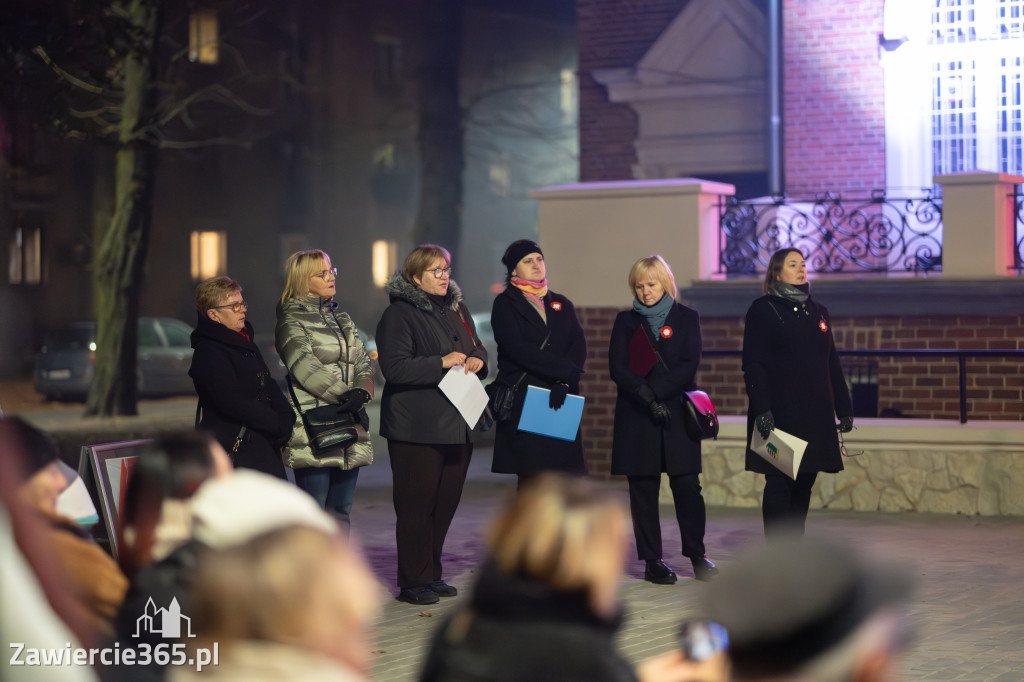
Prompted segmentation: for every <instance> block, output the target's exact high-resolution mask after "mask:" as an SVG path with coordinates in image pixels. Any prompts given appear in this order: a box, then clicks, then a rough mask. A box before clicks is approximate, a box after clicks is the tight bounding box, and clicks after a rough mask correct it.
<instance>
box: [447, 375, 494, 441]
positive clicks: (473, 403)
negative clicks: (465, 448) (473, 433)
mask: <svg viewBox="0 0 1024 682" xmlns="http://www.w3.org/2000/svg"><path fill="white" fill-rule="evenodd" d="M438 388H440V389H441V392H442V393H444V394H445V397H447V398H448V400H450V401H451V402H452V405H454V406H455V409H457V410H458V411H459V414H461V415H462V418H463V419H465V420H466V423H467V424H469V428H471V429H472V428H474V427H475V426H476V424H477V422H479V421H480V415H481V414H483V413H484V408H485V407H487V391H485V390H484V385H483V384H482V383H480V377H478V376H477V375H476V372H470V373H468V374H467V373H466V367H465V365H455V366H454V367H452V368H451V369H449V370H448V373H447V374H445V375H444V378H443V379H441V383H440V384H438Z"/></svg>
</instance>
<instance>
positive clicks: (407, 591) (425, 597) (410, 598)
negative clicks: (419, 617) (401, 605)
mask: <svg viewBox="0 0 1024 682" xmlns="http://www.w3.org/2000/svg"><path fill="white" fill-rule="evenodd" d="M398 601H404V602H408V603H409V604H421V605H422V604H436V603H437V602H439V601H441V598H440V597H438V596H437V592H434V590H432V589H431V588H430V585H420V586H419V587H406V588H403V589H402V591H401V592H399V593H398Z"/></svg>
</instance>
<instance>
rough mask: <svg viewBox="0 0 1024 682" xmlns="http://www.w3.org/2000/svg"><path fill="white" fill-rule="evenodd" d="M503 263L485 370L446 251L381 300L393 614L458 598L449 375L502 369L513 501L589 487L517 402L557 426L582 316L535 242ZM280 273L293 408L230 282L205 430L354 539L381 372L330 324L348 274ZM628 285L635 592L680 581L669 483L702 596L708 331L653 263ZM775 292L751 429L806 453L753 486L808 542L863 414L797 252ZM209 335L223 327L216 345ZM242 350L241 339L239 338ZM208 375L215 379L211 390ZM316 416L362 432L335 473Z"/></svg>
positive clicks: (750, 461) (764, 328)
mask: <svg viewBox="0 0 1024 682" xmlns="http://www.w3.org/2000/svg"><path fill="white" fill-rule="evenodd" d="M501 260H502V263H503V264H504V266H505V269H506V287H505V289H504V291H502V293H500V294H498V295H497V297H496V298H495V300H494V304H493V308H492V312H491V324H492V328H493V330H494V337H495V341H496V342H497V347H498V357H497V358H489V357H487V352H486V351H485V350H484V347H483V345H482V344H481V342H480V339H479V337H478V336H477V333H476V329H475V326H474V324H473V319H472V317H471V315H470V314H469V311H468V309H467V308H466V305H465V303H464V302H463V296H462V291H461V289H460V288H459V287H458V285H457V284H456V283H455V281H454V280H453V279H452V262H451V256H450V254H449V252H448V251H447V250H445V249H444V248H442V247H440V246H436V245H430V244H427V245H421V246H418V247H416V248H415V249H414V250H413V251H412V253H410V254H409V255H408V257H407V258H406V259H405V261H404V263H403V264H402V268H401V270H400V271H399V272H397V273H396V274H395V275H394V276H393V277H392V278H391V279H390V280H389V281H388V283H387V285H386V289H385V290H386V292H387V294H388V296H389V298H390V305H389V306H388V308H387V309H386V310H385V311H384V314H383V316H382V317H381V320H380V323H379V325H378V326H377V334H376V336H377V343H378V352H379V362H380V369H381V372H382V374H383V375H384V378H385V380H386V383H385V384H384V390H383V395H382V398H381V412H380V415H381V416H380V422H381V423H380V435H381V436H383V437H384V438H385V439H387V443H388V455H389V458H390V461H391V469H392V472H393V482H394V485H393V501H394V506H395V513H396V538H397V582H398V586H399V588H400V592H399V596H398V599H399V600H402V601H406V602H409V603H413V604H429V603H434V602H437V601H438V599H439V598H440V597H443V596H453V595H455V594H457V589H456V588H455V587H453V586H451V585H449V584H448V583H447V582H445V579H444V576H443V570H442V569H443V567H442V562H441V551H442V548H443V546H444V540H445V536H446V534H447V532H448V528H449V526H450V524H451V522H452V519H453V517H454V514H455V511H456V508H457V507H458V503H459V500H460V497H461V494H462V488H463V484H464V482H465V478H466V472H467V470H468V466H469V461H470V457H471V454H472V450H473V444H472V439H471V432H472V430H473V428H474V427H473V426H471V425H469V424H467V423H466V421H465V420H464V419H463V417H462V416H461V414H460V413H459V412H458V410H457V409H456V408H455V406H454V405H453V404H452V403H451V402H449V401H448V399H447V398H446V397H445V396H444V394H443V393H442V392H441V390H440V389H439V384H440V382H441V380H442V378H443V377H444V376H445V374H446V373H447V372H448V371H449V370H450V369H451V368H453V367H459V368H463V369H462V371H464V372H466V373H470V372H472V373H476V374H477V376H478V377H479V378H481V379H483V378H485V377H486V376H487V374H488V372H489V371H491V370H492V369H493V363H494V362H495V361H496V362H497V376H496V378H495V381H497V382H500V383H502V384H504V385H505V386H508V387H510V388H511V390H512V393H513V405H512V415H511V418H509V419H507V420H504V421H500V422H498V424H497V430H496V435H495V444H494V459H493V464H492V470H493V471H494V472H496V473H506V474H515V475H516V476H517V477H518V480H519V483H520V485H522V484H523V483H524V482H525V481H528V480H530V479H532V478H533V477H535V476H536V475H537V474H539V473H540V472H543V471H551V470H554V471H560V472H565V473H567V474H570V475H572V474H575V475H583V474H585V473H586V471H587V466H586V459H585V455H584V448H583V441H582V435H581V434H580V433H579V432H578V433H577V435H576V438H575V440H573V441H564V440H559V439H554V438H548V437H546V436H542V435H538V434H534V433H530V432H526V431H520V430H518V428H517V425H518V422H519V417H520V415H521V412H522V410H523V404H524V400H525V395H526V387H528V386H536V387H539V388H544V389H548V390H549V391H550V398H549V405H550V407H551V408H554V409H560V408H561V406H562V405H563V403H564V401H565V399H566V396H567V395H568V394H570V393H573V394H575V393H579V390H580V380H581V376H582V375H583V373H584V365H585V362H586V358H587V343H586V339H585V336H584V333H583V327H582V325H581V324H580V321H579V318H578V316H577V314H576V310H575V308H574V306H573V304H572V302H571V301H570V300H569V299H568V298H566V297H565V296H563V295H560V294H558V293H555V292H553V291H551V290H550V289H549V287H548V281H547V270H546V265H545V262H544V254H543V252H542V250H541V248H540V246H539V245H538V244H537V243H536V242H533V241H531V240H526V239H523V240H519V241H516V242H514V243H512V244H511V245H510V246H509V247H508V249H507V250H506V251H505V253H504V256H503V257H502V259H501ZM286 270H287V273H286V285H285V290H284V292H283V294H282V296H281V300H280V302H279V304H278V309H277V316H278V322H277V330H276V335H275V336H276V344H277V350H278V353H279V354H280V356H281V359H282V361H283V362H284V365H285V367H286V369H287V370H288V382H289V387H288V388H289V392H290V394H291V395H290V399H291V400H290V402H291V405H289V404H288V400H287V399H285V398H284V396H283V395H281V391H280V390H279V389H278V388H277V386H276V385H274V382H272V381H270V382H268V381H267V378H268V377H269V373H267V372H266V365H265V364H264V363H263V361H262V359H261V358H260V357H259V351H258V350H256V351H255V356H254V355H253V351H254V349H255V346H253V345H252V343H251V338H252V329H251V326H249V325H248V323H247V322H245V303H244V301H242V299H241V288H240V287H239V286H238V285H237V284H236V283H234V282H233V281H231V280H229V279H228V278H219V279H222V280H227V282H226V283H225V282H221V284H220V285H219V287H213V288H212V289H211V288H210V287H209V286H207V290H205V291H204V292H203V293H202V294H201V295H197V310H198V311H199V327H198V328H197V332H196V334H194V335H193V339H194V344H193V345H194V347H195V349H196V355H195V357H194V360H193V371H192V372H191V373H192V376H193V378H194V379H195V381H196V388H197V392H198V394H199V397H200V406H201V408H203V410H204V412H203V414H204V416H203V425H204V426H210V427H213V428H214V430H215V432H216V434H217V436H218V438H219V439H220V440H221V441H222V443H224V444H225V447H226V448H228V449H229V451H230V450H231V446H232V445H233V446H234V451H235V454H236V455H238V450H239V444H240V443H241V444H242V447H243V449H244V448H245V447H250V446H249V445H248V444H250V443H252V442H254V441H256V442H258V443H259V445H260V448H259V453H258V454H257V455H250V456H249V457H250V459H249V460H244V459H242V458H241V456H240V455H239V458H238V459H236V464H237V465H240V466H252V467H254V468H263V469H264V470H267V471H270V472H271V473H275V474H277V475H281V473H282V472H281V461H274V458H273V457H272V456H271V455H269V454H268V453H272V452H274V451H275V450H276V448H278V447H280V448H281V452H282V453H283V463H284V464H287V465H288V466H289V467H291V468H293V469H294V471H295V479H296V483H297V484H298V485H299V486H300V487H301V488H303V489H304V490H306V491H307V492H309V493H310V494H311V495H312V496H313V497H314V498H316V499H317V501H318V502H319V503H320V504H321V506H323V507H324V508H325V509H327V510H329V511H331V512H332V513H334V514H335V515H337V516H338V517H339V518H340V519H341V520H342V522H343V523H345V524H347V523H348V519H349V514H350V511H351V508H352V500H353V496H354V491H355V485H356V480H357V477H358V471H359V467H361V466H364V465H366V464H369V463H371V462H372V461H373V448H372V445H371V443H370V438H369V433H368V429H369V424H368V421H367V419H366V414H365V409H364V406H365V405H366V403H368V402H369V401H370V400H372V399H373V398H374V385H373V367H372V363H371V360H370V357H369V354H368V353H367V350H366V348H365V347H364V346H363V343H362V341H361V340H360V339H359V336H358V335H357V333H356V328H355V325H354V323H353V322H352V320H351V318H350V317H349V316H348V315H347V314H345V313H344V312H341V311H340V310H338V306H337V303H336V302H335V300H334V299H335V296H336V294H337V293H338V292H337V289H336V285H337V269H336V268H334V267H333V266H332V264H331V260H330V258H329V257H328V255H327V254H326V253H324V252H323V251H319V250H311V251H302V252H299V253H296V254H294V255H292V256H291V257H290V258H289V259H288V262H287V264H286ZM204 284H205V283H204ZM628 284H629V290H630V293H631V295H632V298H633V303H632V306H631V307H630V308H629V309H628V310H625V311H623V312H621V313H619V314H618V316H617V317H616V319H615V324H614V327H613V330H612V335H611V341H610V345H609V350H608V364H609V370H610V374H611V378H612V380H613V381H614V382H615V384H616V387H617V397H616V402H615V418H614V436H613V447H612V467H611V472H612V473H613V474H616V475H624V476H626V477H627V480H628V484H629V498H630V510H631V512H632V523H633V531H634V537H635V539H636V548H637V558H638V559H639V560H642V561H644V562H645V571H644V578H645V579H646V580H648V581H651V582H654V583H659V584H671V583H674V582H676V580H677V576H676V574H675V572H674V571H673V570H672V569H671V568H670V567H669V566H667V565H666V564H665V563H664V561H663V545H662V537H661V527H660V523H659V515H658V496H659V490H660V484H661V476H662V474H667V475H668V480H669V485H670V488H671V490H672V493H673V498H674V504H675V511H676V518H677V521H678V524H679V530H680V535H681V540H682V542H681V544H682V554H683V555H684V556H685V557H687V558H688V559H689V560H690V562H691V564H692V568H693V572H694V576H695V577H696V578H697V579H699V580H709V579H712V578H713V577H714V575H715V574H717V572H718V570H717V568H716V567H715V565H714V563H712V562H711V561H710V560H709V559H708V558H707V556H706V552H705V546H704V530H705V506H704V499H703V496H702V494H701V486H700V482H699V474H700V473H701V445H700V441H699V440H696V439H694V438H693V437H691V436H690V435H688V433H687V430H686V428H685V426H684V422H683V420H684V402H683V401H684V393H685V392H686V391H690V390H693V389H695V388H696V375H697V370H698V367H699V364H700V358H701V332H700V321H699V316H698V314H697V312H696V311H695V310H692V309H691V308H688V307H686V306H684V305H682V304H681V303H678V302H676V301H675V296H676V284H675V280H674V278H673V275H672V271H671V269H670V268H669V266H668V264H667V263H666V262H665V261H664V260H663V259H662V258H661V257H660V256H656V255H652V256H648V257H645V258H641V259H640V260H639V261H637V262H636V263H635V264H634V266H633V267H632V269H631V270H630V271H629V275H628ZM203 286H204V285H201V287H200V288H201V289H202V287H203ZM764 292H765V295H764V296H763V297H762V298H759V299H757V300H756V301H755V302H754V303H753V305H752V306H751V308H750V311H749V312H748V314H747V319H746V328H745V336H744V345H743V371H744V377H745V381H746V389H747V393H748V396H749V398H750V408H749V415H748V429H747V432H748V440H749V436H750V435H751V433H752V432H753V430H754V429H755V428H756V429H757V430H758V431H759V432H761V433H762V434H763V435H766V436H767V435H768V434H769V433H770V432H771V430H772V429H773V428H776V427H778V428H780V429H783V430H785V431H788V432H790V433H792V434H795V435H797V436H799V437H801V438H804V439H805V440H807V441H808V442H809V444H808V447H807V450H806V452H805V454H804V459H803V463H802V465H801V469H800V472H799V475H798V476H797V477H796V480H792V479H789V478H788V477H786V476H784V475H782V474H780V473H779V472H777V471H776V470H774V469H773V468H772V467H771V466H770V465H768V464H766V463H765V462H764V460H762V459H761V458H760V457H759V456H757V455H756V454H754V453H753V452H752V451H750V450H749V449H748V451H747V469H748V470H751V471H756V472H759V473H763V474H765V475H766V486H765V493H764V500H763V515H764V523H765V531H766V534H767V535H768V536H769V537H771V536H772V535H773V534H774V533H775V531H777V530H781V529H783V528H785V529H793V528H796V529H797V530H798V531H801V532H802V529H803V523H804V519H805V518H806V515H807V509H808V506H809V502H810V491H811V486H812V485H813V483H814V480H815V477H816V474H817V472H819V471H838V470H840V469H842V459H841V456H840V453H839V445H838V441H837V437H836V425H835V417H836V415H838V416H839V418H840V429H841V430H849V429H850V428H852V409H851V402H850V397H849V392H848V390H847V388H846V383H845V380H844V379H843V376H842V371H841V369H840V367H839V363H838V356H837V354H836V350H835V344H834V342H833V339H832V334H831V329H830V324H831V323H830V320H829V315H828V311H827V310H826V309H825V308H824V306H821V305H819V304H817V303H816V302H814V301H812V300H811V298H810V295H809V291H808V287H807V283H806V268H805V265H804V262H803V257H802V256H801V255H800V252H799V251H797V250H795V249H784V250H782V251H779V252H777V253H776V254H774V255H773V256H772V258H771V262H770V263H769V267H768V273H767V275H766V279H765V285H764ZM221 318H224V319H221ZM217 322H219V323H221V324H222V325H224V326H225V327H227V328H228V329H225V330H221V331H218V329H217V328H216V327H215V326H213V325H214V323H217ZM232 333H235V334H241V336H242V337H244V340H243V339H239V340H234V338H233V335H232ZM211 339H212V341H211ZM213 341H216V342H217V344H219V345H216V344H214V343H213ZM211 347H215V348H216V349H217V350H218V351H219V352H221V355H217V354H215V353H213V352H211V350H210V349H211ZM225 349H234V351H232V352H234V355H237V356H238V358H234V356H233V355H232V352H228V353H227V355H224V354H223V352H224V351H225ZM225 357H229V358H233V359H232V360H231V362H230V363H227V364H230V365H232V366H233V367H234V370H235V373H236V374H238V375H239V377H242V378H241V379H239V381H238V382H236V383H237V384H238V387H239V389H240V390H238V391H235V392H234V393H233V394H230V395H229V394H228V393H227V392H225V390H224V388H223V387H224V386H225V385H230V382H229V381H227V380H226V379H225V372H226V370H225V363H224V362H223V360H224V358H225ZM239 358H242V359H247V360H246V362H244V363H243V362H241V360H240V359H239ZM214 374H216V375H217V376H218V377H219V379H218V380H217V381H209V380H208V378H209V376H212V375H214ZM250 374H251V375H253V378H249V375H250ZM208 375H209V376H208ZM217 386H219V387H220V388H217V389H215V388H214V387H217ZM257 387H258V388H257ZM218 391H219V393H218ZM249 403H252V404H253V406H254V407H253V408H252V409H249V410H248V412H246V411H245V410H243V409H242V407H243V406H245V405H248V404H249ZM325 404H329V405H336V406H337V407H338V411H339V412H342V413H349V414H351V415H352V421H353V423H354V424H355V428H356V430H357V432H358V439H357V440H356V441H355V442H354V443H353V444H351V445H350V446H348V447H346V448H344V449H343V450H341V451H339V452H335V453H334V454H333V455H332V456H329V457H318V456H317V455H316V454H315V453H314V450H313V448H311V447H310V443H309V439H308V436H307V432H306V428H305V426H304V423H303V419H302V418H301V417H302V414H303V412H305V411H307V410H309V409H311V408H314V407H318V406H321V405H325ZM225 405H227V406H228V407H225ZM257 408H258V409H257ZM289 408H291V409H289ZM239 427H241V428H239Z"/></svg>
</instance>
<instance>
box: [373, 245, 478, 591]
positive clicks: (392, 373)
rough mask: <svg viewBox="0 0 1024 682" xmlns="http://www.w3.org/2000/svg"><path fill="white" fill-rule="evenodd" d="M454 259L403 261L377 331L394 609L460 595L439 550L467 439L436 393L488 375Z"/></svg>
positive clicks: (465, 461)
mask: <svg viewBox="0 0 1024 682" xmlns="http://www.w3.org/2000/svg"><path fill="white" fill-rule="evenodd" d="M451 275H452V257H451V254H450V253H448V250H447V249H445V248H444V247H441V246H437V245H436V244H421V245H420V246H417V247H416V248H415V249H413V250H412V252H411V253H410V254H409V255H408V256H406V258H405V261H404V262H403V263H402V269H401V271H400V272H397V273H395V274H394V275H393V276H392V277H391V279H390V280H388V283H387V286H386V287H385V288H384V290H385V291H386V292H387V294H388V297H389V298H390V300H391V304H390V305H389V306H388V307H387V309H385V310H384V314H383V315H382V316H381V318H380V322H379V323H378V324H377V350H378V352H379V353H380V355H379V360H380V369H381V372H382V373H383V374H384V379H385V380H386V383H385V384H384V397H383V399H382V401H381V408H380V435H381V436H383V437H384V438H386V439H387V441H388V456H389V457H390V458H391V475H392V482H393V493H392V499H393V502H394V505H395V539H396V542H397V545H398V577H397V579H398V587H399V593H398V600H399V601H404V602H408V603H410V604H435V603H437V602H438V601H439V600H440V598H441V597H454V596H455V595H456V594H458V590H457V589H456V588H455V587H453V586H452V585H449V584H448V583H447V582H445V580H444V575H443V572H442V570H443V569H442V565H441V551H442V550H443V548H444V541H445V538H446V537H447V535H448V528H449V527H450V526H451V523H452V518H453V517H454V516H455V510H456V509H457V508H458V506H459V500H460V499H462V486H463V484H465V482H466V472H467V471H468V470H469V460H470V457H471V456H472V454H473V441H472V437H471V433H472V431H473V428H475V426H476V425H475V424H474V425H470V424H467V423H466V420H465V419H463V418H462V415H461V414H460V413H459V411H458V409H456V407H455V405H454V404H452V402H451V401H450V400H448V398H447V397H446V396H445V394H444V393H443V392H442V391H441V389H440V388H439V387H438V385H439V384H440V383H441V380H442V379H443V378H444V377H445V375H446V374H447V373H448V372H449V371H450V370H451V368H453V367H458V368H464V369H460V370H459V371H462V372H464V373H466V374H469V373H471V372H472V373H474V374H476V375H477V377H479V378H480V379H483V378H484V377H486V376H487V351H486V350H484V347H483V345H481V343H480V338H479V337H478V336H477V335H476V327H475V326H474V324H473V318H472V316H471V315H470V314H469V310H468V309H467V308H466V304H465V303H464V302H463V300H462V290H461V289H460V288H459V286H458V285H457V284H456V283H455V281H454V280H453V279H452V276H451Z"/></svg>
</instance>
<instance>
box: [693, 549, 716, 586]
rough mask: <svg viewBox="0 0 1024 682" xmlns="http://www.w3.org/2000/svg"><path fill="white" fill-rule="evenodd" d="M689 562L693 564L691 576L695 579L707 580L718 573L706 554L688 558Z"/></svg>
mask: <svg viewBox="0 0 1024 682" xmlns="http://www.w3.org/2000/svg"><path fill="white" fill-rule="evenodd" d="M690 562H691V563H692V564H693V577H694V578H696V579H697V580H701V581H703V582H708V581H709V580H711V579H712V578H714V577H715V576H716V575H718V568H717V567H716V566H715V564H714V562H712V561H711V559H708V555H707V554H705V555H704V556H702V557H699V558H697V559H690Z"/></svg>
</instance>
